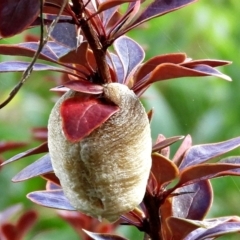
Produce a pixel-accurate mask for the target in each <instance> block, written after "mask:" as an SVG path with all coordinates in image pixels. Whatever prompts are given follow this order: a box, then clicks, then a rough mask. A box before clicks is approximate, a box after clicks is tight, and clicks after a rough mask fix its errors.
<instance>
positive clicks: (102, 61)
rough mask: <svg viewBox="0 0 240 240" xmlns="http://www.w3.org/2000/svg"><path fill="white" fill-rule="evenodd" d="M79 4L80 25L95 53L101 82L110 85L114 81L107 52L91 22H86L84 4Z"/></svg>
mask: <svg viewBox="0 0 240 240" xmlns="http://www.w3.org/2000/svg"><path fill="white" fill-rule="evenodd" d="M79 3H80V4H78V5H77V8H78V9H79V8H80V10H79V12H80V13H81V14H80V15H81V17H80V19H79V25H80V27H81V29H82V31H83V33H84V35H85V37H86V39H87V42H88V44H89V45H90V47H91V49H92V51H93V54H94V57H95V60H96V64H97V68H98V69H97V71H98V74H99V77H100V80H101V82H103V83H110V82H112V81H111V74H110V71H109V67H108V64H107V60H106V50H105V49H104V47H103V46H102V44H101V41H100V39H99V37H98V35H97V33H96V31H95V30H94V28H93V27H92V25H91V22H90V21H91V20H89V21H87V20H86V16H85V11H84V10H85V7H84V4H83V2H82V1H81V2H79Z"/></svg>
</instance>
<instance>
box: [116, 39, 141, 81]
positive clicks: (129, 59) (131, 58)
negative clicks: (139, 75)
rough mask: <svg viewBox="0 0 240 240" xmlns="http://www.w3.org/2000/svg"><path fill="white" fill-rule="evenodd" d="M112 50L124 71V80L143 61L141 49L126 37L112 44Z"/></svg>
mask: <svg viewBox="0 0 240 240" xmlns="http://www.w3.org/2000/svg"><path fill="white" fill-rule="evenodd" d="M113 46H114V48H115V51H116V53H117V54H118V56H119V58H120V60H121V62H122V65H123V70H124V79H125V80H126V78H129V77H131V73H132V72H133V71H134V70H135V69H136V68H137V67H138V65H139V64H140V63H141V62H142V61H143V59H144V56H145V54H144V51H143V49H142V47H141V46H140V45H139V44H138V43H136V42H135V41H133V40H131V39H130V38H128V37H125V36H124V37H120V38H118V39H117V40H116V41H115V42H114V45H113Z"/></svg>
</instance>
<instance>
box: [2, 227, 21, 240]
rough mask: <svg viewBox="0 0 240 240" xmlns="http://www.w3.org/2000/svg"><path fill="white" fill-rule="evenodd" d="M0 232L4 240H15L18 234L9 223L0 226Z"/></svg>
mask: <svg viewBox="0 0 240 240" xmlns="http://www.w3.org/2000/svg"><path fill="white" fill-rule="evenodd" d="M1 232H2V233H3V236H4V239H6V240H17V239H18V238H17V237H18V232H17V229H16V227H15V226H14V225H13V224H11V223H5V224H3V225H2V226H1Z"/></svg>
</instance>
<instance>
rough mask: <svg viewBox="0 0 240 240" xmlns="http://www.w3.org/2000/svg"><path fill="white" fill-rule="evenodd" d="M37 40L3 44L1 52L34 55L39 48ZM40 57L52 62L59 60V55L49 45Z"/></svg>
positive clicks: (4, 53) (26, 55)
mask: <svg viewBox="0 0 240 240" xmlns="http://www.w3.org/2000/svg"><path fill="white" fill-rule="evenodd" d="M38 45H39V44H38V43H37V42H25V43H19V44H1V45H0V54H3V55H11V56H25V57H33V55H34V54H35V52H36V51H37V49H38ZM39 59H43V60H48V61H51V62H57V56H56V55H55V54H54V53H53V52H52V51H51V50H50V49H49V48H48V47H47V46H44V48H43V50H42V51H41V54H40V55H39Z"/></svg>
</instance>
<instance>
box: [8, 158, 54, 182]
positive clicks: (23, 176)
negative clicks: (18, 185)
mask: <svg viewBox="0 0 240 240" xmlns="http://www.w3.org/2000/svg"><path fill="white" fill-rule="evenodd" d="M49 172H53V168H52V163H51V159H50V156H49V154H46V155H45V156H43V157H41V158H40V159H38V160H37V161H35V162H34V163H32V164H30V165H28V166H27V167H26V168H24V169H23V170H22V171H21V172H19V173H18V174H17V175H16V176H15V177H14V178H13V179H12V181H13V182H20V181H25V180H27V179H29V178H33V177H36V176H39V175H42V174H46V173H49Z"/></svg>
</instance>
